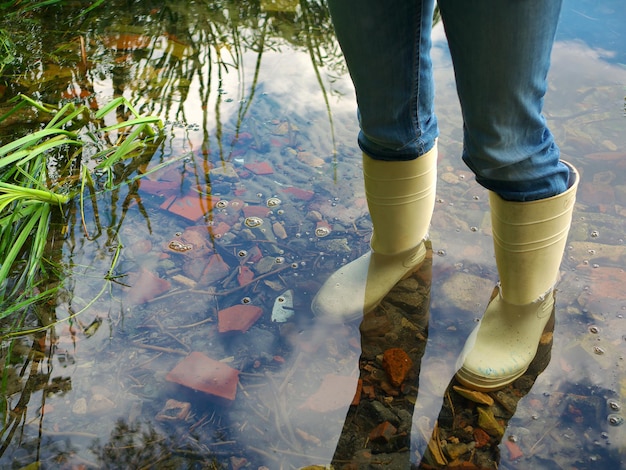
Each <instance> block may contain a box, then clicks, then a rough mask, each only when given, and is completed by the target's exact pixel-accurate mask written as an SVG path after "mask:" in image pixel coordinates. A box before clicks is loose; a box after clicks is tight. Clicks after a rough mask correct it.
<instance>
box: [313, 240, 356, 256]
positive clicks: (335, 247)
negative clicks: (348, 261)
mask: <svg viewBox="0 0 626 470" xmlns="http://www.w3.org/2000/svg"><path fill="white" fill-rule="evenodd" d="M317 248H318V249H319V250H320V251H325V252H327V253H338V254H341V253H352V248H350V245H349V244H348V239H347V238H331V239H320V240H318V242H317Z"/></svg>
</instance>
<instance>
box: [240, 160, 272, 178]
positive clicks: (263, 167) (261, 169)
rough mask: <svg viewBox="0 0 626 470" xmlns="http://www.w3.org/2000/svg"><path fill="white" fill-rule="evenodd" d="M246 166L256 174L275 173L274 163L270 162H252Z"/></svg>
mask: <svg viewBox="0 0 626 470" xmlns="http://www.w3.org/2000/svg"><path fill="white" fill-rule="evenodd" d="M244 168H246V169H247V170H250V171H251V172H252V173H254V174H255V175H271V174H272V173H274V169H273V168H272V165H270V164H269V163H268V162H250V163H246V164H245V165H244Z"/></svg>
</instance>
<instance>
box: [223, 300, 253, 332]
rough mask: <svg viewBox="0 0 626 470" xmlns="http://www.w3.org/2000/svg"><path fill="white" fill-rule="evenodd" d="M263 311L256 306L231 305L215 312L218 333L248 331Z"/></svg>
mask: <svg viewBox="0 0 626 470" xmlns="http://www.w3.org/2000/svg"><path fill="white" fill-rule="evenodd" d="M262 313H263V309H262V308H261V307H257V306H256V305H249V304H248V305H233V306H232V307H228V308H225V309H223V310H220V311H219V312H217V326H218V331H219V332H220V333H226V332H228V331H241V332H244V331H248V329H249V328H250V327H251V326H252V325H254V323H255V322H256V321H257V320H258V319H259V318H260V317H261V314H262Z"/></svg>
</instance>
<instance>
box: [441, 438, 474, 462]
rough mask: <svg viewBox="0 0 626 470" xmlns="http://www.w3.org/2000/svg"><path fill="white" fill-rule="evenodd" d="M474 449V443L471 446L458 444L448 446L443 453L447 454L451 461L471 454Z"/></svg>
mask: <svg viewBox="0 0 626 470" xmlns="http://www.w3.org/2000/svg"><path fill="white" fill-rule="evenodd" d="M473 448H474V443H473V442H472V443H471V444H465V443H463V442H459V443H456V444H448V445H446V446H445V447H444V449H443V451H444V452H445V454H446V456H447V457H448V458H449V459H450V460H456V459H458V458H459V457H461V456H462V455H463V454H467V453H468V452H470V451H471V450H472V449H473Z"/></svg>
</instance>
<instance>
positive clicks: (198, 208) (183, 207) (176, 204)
mask: <svg viewBox="0 0 626 470" xmlns="http://www.w3.org/2000/svg"><path fill="white" fill-rule="evenodd" d="M160 207H161V209H165V210H167V211H168V212H171V213H172V214H176V215H179V216H181V217H184V218H185V219H188V220H192V221H194V222H195V221H197V220H200V219H201V218H202V217H204V214H207V213H208V212H209V209H210V208H211V207H212V203H211V197H210V196H201V195H200V194H198V193H191V194H186V195H184V196H180V197H175V198H169V199H167V200H166V201H165V202H164V203H163V204H161V206H160Z"/></svg>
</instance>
